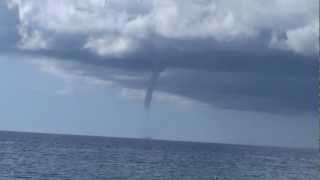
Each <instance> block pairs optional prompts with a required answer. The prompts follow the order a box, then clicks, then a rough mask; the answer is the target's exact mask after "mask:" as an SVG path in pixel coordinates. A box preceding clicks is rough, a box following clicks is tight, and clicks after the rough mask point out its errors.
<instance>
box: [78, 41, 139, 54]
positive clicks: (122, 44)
mask: <svg viewBox="0 0 320 180" xmlns="http://www.w3.org/2000/svg"><path fill="white" fill-rule="evenodd" d="M84 48H87V49H90V50H92V51H94V52H96V53H97V54H99V55H100V56H121V55H124V54H126V53H128V52H130V51H132V50H133V49H134V43H133V42H132V40H131V39H127V38H117V39H110V38H97V39H89V40H88V42H87V43H86V44H85V45H84Z"/></svg>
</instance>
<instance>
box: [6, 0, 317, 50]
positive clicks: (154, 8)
mask: <svg viewBox="0 0 320 180" xmlns="http://www.w3.org/2000/svg"><path fill="white" fill-rule="evenodd" d="M8 2H9V5H10V7H11V8H14V7H15V8H16V9H17V10H18V13H19V19H20V22H21V24H20V29H22V30H21V31H22V32H20V35H21V44H22V45H21V47H25V48H27V49H36V48H47V47H51V46H54V45H52V44H50V41H48V40H47V39H45V38H44V35H46V37H47V36H49V35H47V33H49V34H50V36H51V35H52V36H62V35H63V36H68V35H77V34H79V35H80V34H81V35H84V36H85V37H86V38H87V42H86V43H85V44H83V47H84V48H87V49H90V50H92V51H93V52H96V53H97V54H99V55H101V56H122V55H125V54H127V53H129V52H131V51H134V50H137V49H139V47H142V46H141V44H143V43H144V42H146V41H148V40H151V41H152V38H153V37H154V36H160V37H164V38H168V39H170V40H179V39H183V40H190V41H191V40H201V39H207V40H212V41H216V42H218V43H228V42H231V43H232V42H233V41H250V40H252V39H259V36H260V35H261V34H262V33H263V32H266V31H267V32H273V34H274V36H273V38H272V39H270V45H271V46H272V47H273V48H275V47H276V48H278V47H281V48H285V49H288V50H292V51H294V52H296V53H301V54H306V55H310V54H312V55H314V54H315V52H317V50H318V49H319V46H318V45H317V42H316V41H315V39H318V37H319V33H318V30H315V29H313V27H317V26H319V21H318V5H317V4H318V0H305V1H302V0H269V1H263V0H228V1H220V0H141V1H133V0H114V1H113V0H109V1H108V3H106V4H105V0H86V1H84V0H67V1H66V0H55V1H52V0H8ZM279 34H285V35H286V38H285V39H277V37H279V36H280V35H279ZM281 44H282V45H281ZM266 45H267V44H266Z"/></svg>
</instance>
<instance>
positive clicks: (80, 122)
mask: <svg viewBox="0 0 320 180" xmlns="http://www.w3.org/2000/svg"><path fill="white" fill-rule="evenodd" d="M103 2H104V1H99V0H91V1H83V2H82V1H57V2H55V4H52V3H51V1H37V0H30V1H23V0H21V1H20V0H9V1H7V2H6V1H3V2H1V3H0V9H1V12H0V19H1V24H2V25H1V28H0V37H1V39H2V41H1V42H0V72H1V77H0V80H1V82H2V83H1V84H0V88H1V89H2V91H1V94H0V98H1V100H2V101H1V102H0V105H1V107H2V108H1V109H0V114H1V117H0V123H1V125H2V126H1V128H0V129H1V130H15V131H33V132H47V133H66V134H85V135H102V136H116V137H135V138H140V137H152V138H158V139H170V140H187V141H203V142H220V143H234V144H255V145H275V146H295V147H316V146H317V137H318V127H319V125H318V121H317V100H316V98H317V85H316V84H317V76H318V75H317V72H318V71H317V64H318V57H317V55H318V54H317V53H318V50H319V45H318V43H317V41H316V39H317V38H318V37H319V35H318V33H317V30H314V27H318V26H319V23H318V21H317V20H318V16H317V14H318V11H317V10H316V9H314V4H315V3H316V1H310V2H309V1H308V2H303V3H301V1H298V0H297V1H296V0H295V1H293V2H292V3H291V5H290V6H286V7H284V4H285V2H286V0H273V1H270V2H269V3H263V2H259V1H250V2H249V1H228V2H222V1H203V2H201V3H195V1H191V0H190V1H186V2H184V3H183V2H182V1H178V0H166V1H156V0H155V1H149V2H148V1H141V3H135V2H133V1H126V0H122V1H111V2H110V3H109V4H108V5H105V4H104V3H103ZM290 2H291V1H290ZM239 3H240V4H239ZM264 6H268V7H270V8H271V9H272V11H268V12H267V11H264V10H263V8H262V7H264ZM40 7H41V8H40ZM249 7H250V8H249ZM254 9H259V11H255V10H254ZM286 14H289V15H291V16H287V15H286ZM275 17H277V19H275ZM292 17H295V18H292ZM89 20H90V22H91V23H90V25H88V23H87V22H88V21H89ZM157 72H159V77H156V78H155V80H154V85H155V86H154V87H152V88H151V87H150V86H151V82H150V78H151V75H152V74H155V73H157ZM148 87H149V89H150V88H151V89H153V90H154V91H153V97H152V101H151V106H150V109H145V108H144V105H143V104H144V101H145V94H146V91H147V89H148Z"/></svg>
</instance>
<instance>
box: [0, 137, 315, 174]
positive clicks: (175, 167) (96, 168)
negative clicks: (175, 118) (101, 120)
mask: <svg viewBox="0 0 320 180" xmlns="http://www.w3.org/2000/svg"><path fill="white" fill-rule="evenodd" d="M319 160H320V156H319V153H318V152H317V151H316V150H311V149H289V148H275V147H255V146H243V145H226V144H212V143H211V144H210V143H192V142H173V141H159V140H150V139H149V140H138V139H124V138H106V137H90V136H72V135H52V134H51V135H50V134H33V133H17V132H0V180H24V179H26V180H29V179H31V180H33V179H34V180H42V179H43V180H47V179H48V180H96V179H97V180H109V179H110V180H113V179H115V180H126V179H133V180H157V179H159V180H166V179H168V180H171V179H173V180H180V179H181V180H319V179H320V178H319V170H320V161H319Z"/></svg>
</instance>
